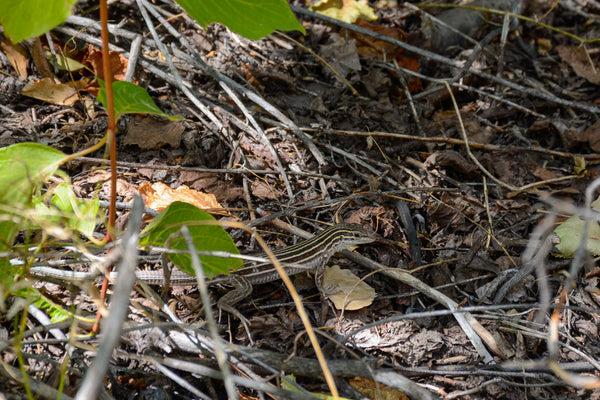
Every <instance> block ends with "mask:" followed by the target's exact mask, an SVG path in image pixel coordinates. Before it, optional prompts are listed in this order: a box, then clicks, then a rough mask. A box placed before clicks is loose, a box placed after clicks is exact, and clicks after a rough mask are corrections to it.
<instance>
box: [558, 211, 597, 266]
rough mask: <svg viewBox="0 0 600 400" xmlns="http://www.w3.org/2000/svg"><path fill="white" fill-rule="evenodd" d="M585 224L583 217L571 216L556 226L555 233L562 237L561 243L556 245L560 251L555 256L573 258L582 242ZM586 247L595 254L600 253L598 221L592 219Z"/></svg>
mask: <svg viewBox="0 0 600 400" xmlns="http://www.w3.org/2000/svg"><path fill="white" fill-rule="evenodd" d="M583 225H584V221H583V220H582V219H581V218H579V217H571V218H569V219H567V220H566V221H565V222H563V223H562V224H560V225H559V226H557V227H556V229H555V230H554V233H555V234H556V236H558V238H559V239H560V243H557V244H556V246H555V247H556V249H557V250H558V251H559V253H556V254H554V255H555V256H558V257H564V258H571V257H573V256H574V255H575V252H576V251H577V248H578V247H579V245H580V244H581V238H582V235H583ZM585 248H586V250H588V251H589V252H590V253H592V254H593V255H594V256H598V255H600V225H599V224H598V222H596V221H590V224H589V230H588V237H587V243H586V245H585Z"/></svg>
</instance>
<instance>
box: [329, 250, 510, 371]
mask: <svg viewBox="0 0 600 400" xmlns="http://www.w3.org/2000/svg"><path fill="white" fill-rule="evenodd" d="M341 254H342V255H343V256H344V257H346V258H348V259H349V260H351V261H354V262H356V263H358V264H360V265H363V266H366V267H368V268H370V269H373V270H376V271H381V272H382V273H383V274H385V275H386V276H389V277H390V278H393V279H395V280H398V281H400V282H402V283H404V284H406V285H408V286H410V287H412V288H414V289H417V290H418V291H420V292H421V293H423V294H425V295H426V296H428V297H430V298H432V299H434V300H436V301H438V302H440V303H442V304H444V305H445V306H446V307H447V308H448V309H449V310H451V311H457V310H458V309H459V305H458V303H456V302H455V301H454V300H452V299H450V298H449V297H448V296H446V295H445V294H443V293H441V292H439V291H437V290H435V289H433V288H432V287H430V286H428V285H426V284H425V283H423V282H421V281H420V280H419V279H417V278H415V277H414V276H412V275H410V274H408V273H407V272H405V271H403V270H399V269H396V270H390V268H388V267H386V266H384V265H381V264H379V263H378V262H375V261H373V260H371V259H369V258H367V257H364V256H361V255H359V254H355V253H352V252H350V251H347V250H344V251H342V252H341ZM452 315H453V316H454V318H456V321H457V322H458V324H459V325H460V326H461V328H462V330H463V331H464V332H465V334H466V335H467V337H468V338H469V340H470V341H471V344H473V347H475V350H476V351H477V353H478V354H479V356H480V357H481V358H482V359H483V361H484V362H485V363H486V364H495V361H494V358H493V357H492V355H491V354H490V353H489V352H488V351H487V349H486V348H485V346H484V345H483V342H482V341H481V340H482V339H483V341H484V342H485V343H486V344H487V345H488V346H489V348H490V349H491V350H492V351H494V353H496V354H498V355H500V356H502V357H505V355H504V353H503V352H502V351H501V350H500V349H499V348H498V345H497V344H496V341H495V339H494V337H493V336H492V334H491V333H490V332H489V331H488V330H487V329H485V328H484V327H483V325H481V323H480V322H479V321H477V319H475V317H473V316H472V315H471V314H470V313H453V314H452Z"/></svg>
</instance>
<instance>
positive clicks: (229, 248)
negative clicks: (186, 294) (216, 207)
mask: <svg viewBox="0 0 600 400" xmlns="http://www.w3.org/2000/svg"><path fill="white" fill-rule="evenodd" d="M202 221H215V219H214V217H213V216H212V215H210V214H208V213H207V212H205V211H202V210H201V209H199V208H197V207H195V206H193V205H191V204H188V203H182V202H179V201H176V202H174V203H172V204H171V205H169V207H167V208H165V209H164V210H163V211H162V212H161V213H160V214H158V215H157V216H156V217H155V218H154V220H152V222H151V223H150V224H149V225H148V226H147V227H146V228H145V229H144V231H143V232H142V234H141V236H142V237H141V238H140V245H142V246H146V245H154V246H165V245H166V244H167V242H168V240H169V237H171V235H173V237H176V238H175V239H173V241H172V242H171V244H170V248H172V249H177V250H186V249H187V248H186V245H185V241H184V239H183V237H182V236H181V234H180V229H181V227H182V226H184V225H187V227H188V229H189V230H190V234H191V235H192V238H193V239H194V245H195V246H196V250H198V251H226V252H229V253H234V254H239V250H238V249H237V247H235V244H234V243H233V240H232V239H231V237H230V236H229V235H228V234H227V232H226V231H225V229H223V228H222V227H220V226H219V225H201V223H202ZM169 259H170V260H171V261H173V263H174V264H175V265H177V267H179V269H181V270H182V271H184V272H186V273H188V274H190V275H194V269H193V268H192V261H191V258H190V256H189V255H188V254H170V255H169ZM200 261H201V262H202V267H203V269H204V273H205V274H206V276H207V277H209V278H212V277H213V276H215V275H219V274H226V273H229V271H231V270H235V269H237V268H238V267H239V266H240V265H242V264H243V262H242V260H239V259H236V258H221V257H213V256H200Z"/></svg>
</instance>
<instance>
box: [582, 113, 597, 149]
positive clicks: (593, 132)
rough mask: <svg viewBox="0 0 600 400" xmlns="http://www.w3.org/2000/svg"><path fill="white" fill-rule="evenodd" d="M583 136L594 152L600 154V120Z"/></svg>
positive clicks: (584, 132)
mask: <svg viewBox="0 0 600 400" xmlns="http://www.w3.org/2000/svg"><path fill="white" fill-rule="evenodd" d="M581 136H582V137H584V138H585V139H586V140H587V141H588V143H589V145H590V148H591V149H592V150H594V151H595V152H596V153H600V119H599V120H598V121H596V122H595V123H594V124H592V125H591V126H589V127H588V128H587V129H586V130H585V131H583V133H582V134H581Z"/></svg>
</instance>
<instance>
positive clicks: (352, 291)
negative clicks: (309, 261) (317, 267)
mask: <svg viewBox="0 0 600 400" xmlns="http://www.w3.org/2000/svg"><path fill="white" fill-rule="evenodd" d="M321 286H322V287H321V290H322V291H323V294H325V296H327V298H329V300H331V301H332V302H333V304H334V305H335V307H336V308H337V309H338V310H350V311H352V310H360V309H361V308H363V307H366V306H368V305H370V304H371V303H373V299H374V298H375V296H376V294H375V289H373V288H372V287H371V286H369V285H367V284H366V283H365V282H364V281H362V280H361V279H360V278H359V277H358V276H356V275H354V274H353V273H352V272H350V271H349V270H347V269H341V268H340V266H339V265H334V266H332V267H331V268H330V267H325V270H324V271H323V281H322V284H321Z"/></svg>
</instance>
